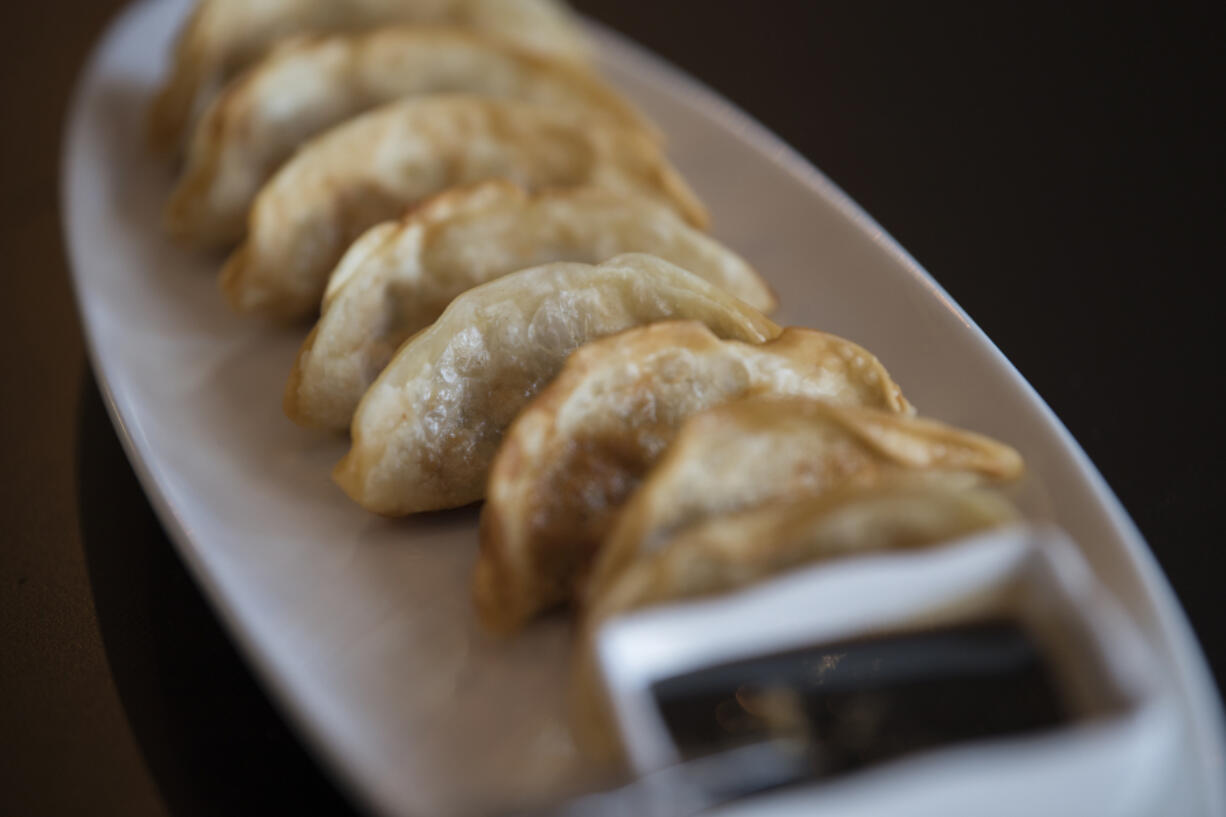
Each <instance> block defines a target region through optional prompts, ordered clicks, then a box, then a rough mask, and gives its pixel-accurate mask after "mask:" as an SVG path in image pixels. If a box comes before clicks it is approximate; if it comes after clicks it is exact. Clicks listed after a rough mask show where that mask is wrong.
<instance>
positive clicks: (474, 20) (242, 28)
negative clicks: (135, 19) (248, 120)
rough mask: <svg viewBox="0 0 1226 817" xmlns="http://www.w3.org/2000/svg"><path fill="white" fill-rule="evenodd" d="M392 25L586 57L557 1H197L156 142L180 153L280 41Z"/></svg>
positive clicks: (155, 113) (161, 107)
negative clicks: (219, 98) (462, 32)
mask: <svg viewBox="0 0 1226 817" xmlns="http://www.w3.org/2000/svg"><path fill="white" fill-rule="evenodd" d="M389 23H432V24H454V25H462V26H467V27H471V28H473V29H475V30H477V31H481V32H482V33H485V34H487V35H490V36H492V37H496V38H498V39H501V40H504V41H507V42H511V43H515V44H516V45H518V46H520V47H522V48H525V49H527V50H531V51H535V52H538V53H542V54H548V55H551V56H555V57H558V58H561V59H566V60H570V61H584V60H585V59H586V55H587V52H588V47H587V44H586V41H585V39H584V37H583V35H582V34H581V33H580V32H579V29H578V25H577V23H576V21H575V20H574V19H573V17H572V16H571V14H570V13H569V12H568V11H567V10H566V8H565V7H564V6H563V5H562V4H561V3H559V2H555V0H346V1H345V2H341V0H200V2H199V3H198V4H197V6H196V9H195V11H194V12H193V14H192V16H191V18H190V19H189V20H188V22H187V25H186V26H185V27H184V29H183V31H182V32H181V33H180V35H179V39H178V42H177V43H176V45H175V51H174V54H173V57H172V64H171V68H170V76H169V77H168V78H167V80H166V84H165V85H164V86H163V87H162V89H161V91H160V92H159V93H158V96H157V98H156V99H155V100H154V103H153V107H152V109H151V111H150V115H149V139H150V142H151V144H152V145H153V147H154V148H155V149H157V150H160V151H169V150H173V149H176V148H177V147H178V146H179V144H180V143H181V142H182V140H183V138H184V135H185V133H186V132H187V129H188V127H189V126H190V124H191V121H192V119H193V118H194V117H195V116H196V115H197V114H199V113H200V112H201V111H203V110H204V108H205V107H206V105H207V104H208V102H209V100H210V99H211V98H212V96H213V94H215V93H216V92H217V91H218V90H220V89H221V87H222V85H223V84H224V83H225V82H227V81H228V80H229V79H230V78H232V77H233V76H235V75H236V74H237V73H238V72H239V71H241V70H242V69H243V68H245V67H246V66H248V65H250V64H251V63H252V62H253V61H255V60H257V59H259V57H260V56H262V55H263V54H264V53H265V52H266V51H267V50H268V49H269V48H270V47H271V46H272V45H274V44H275V43H276V42H277V41H278V40H280V39H282V38H284V37H289V36H293V35H296V34H305V33H326V32H336V31H359V30H362V29H367V28H373V27H376V26H380V25H386V24H389Z"/></svg>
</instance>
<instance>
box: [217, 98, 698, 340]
mask: <svg viewBox="0 0 1226 817" xmlns="http://www.w3.org/2000/svg"><path fill="white" fill-rule="evenodd" d="M492 178H507V179H509V180H511V181H513V182H516V183H519V184H521V185H523V186H525V187H527V188H529V189H540V188H549V187H571V186H577V185H592V186H596V187H601V188H604V189H607V190H610V191H613V192H616V193H621V194H624V195H641V196H644V197H647V198H651V199H655V200H658V201H661V202H664V203H666V204H668V205H670V206H672V207H674V208H675V209H677V210H678V211H679V212H680V213H681V214H682V215H683V216H684V217H686V219H687V220H688V221H690V222H691V223H694V224H697V225H704V224H705V223H706V210H705V209H704V208H703V206H702V204H701V203H700V202H699V201H698V200H697V198H696V197H695V196H694V194H693V193H692V192H691V191H690V189H689V188H688V187H687V186H686V184H685V182H684V181H683V180H682V179H681V177H680V176H679V175H678V174H677V172H676V171H675V170H674V169H673V168H672V166H671V165H669V164H668V161H667V160H666V159H665V158H664V155H663V153H662V152H661V149H660V147H659V145H658V144H657V143H656V142H655V141H654V140H653V139H652V138H651V137H649V136H648V135H646V134H645V133H643V132H642V131H640V130H637V129H632V128H625V127H622V126H620V125H617V124H616V123H614V122H610V121H608V120H607V119H605V118H603V117H596V116H590V115H583V114H575V113H574V112H572V111H563V110H553V109H549V108H545V107H541V106H538V105H534V104H531V103H525V102H517V101H510V100H499V99H490V98H488V97H476V96H471V95H464V94H460V95H440V96H430V97H421V98H415V99H408V100H403V101H400V102H395V103H392V104H390V105H386V106H384V107H382V108H378V109H376V110H374V111H371V112H369V113H366V114H363V115H361V116H359V117H357V118H356V119H353V120H351V121H349V122H348V123H346V124H344V125H340V126H339V127H337V128H334V129H333V130H331V131H328V132H327V133H325V134H324V135H323V136H321V137H319V138H318V139H316V140H314V141H312V142H309V143H307V145H306V147H304V148H303V149H302V150H301V151H299V152H298V153H297V154H296V155H295V156H294V158H293V159H291V160H290V161H289V162H288V163H286V164H285V165H284V166H283V167H282V168H281V170H280V171H278V172H277V174H276V175H275V176H274V177H273V178H272V180H271V181H269V182H268V184H267V185H265V186H264V188H263V189H262V190H261V191H260V194H259V195H258V196H257V197H256V200H255V203H254V205H253V206H252V208H251V213H250V216H249V219H248V233H247V240H246V242H245V243H244V244H243V245H242V246H241V247H240V248H239V249H238V250H237V251H236V252H235V254H234V255H233V256H232V257H231V258H230V260H229V262H228V263H227V264H226V267H225V269H224V270H223V271H222V282H221V283H222V289H223V290H224V292H225V293H226V295H227V296H228V298H229V300H230V303H231V305H232V306H233V307H234V308H235V309H236V310H238V311H240V312H249V313H261V314H265V315H268V316H271V317H277V318H281V319H301V318H304V317H308V316H311V315H313V314H314V313H315V312H317V311H318V309H319V306H320V299H321V297H322V295H323V293H324V289H325V287H326V285H327V280H328V276H329V274H330V273H331V272H332V270H333V268H334V267H335V266H336V264H337V263H338V262H339V261H340V259H341V257H342V255H343V254H344V252H345V249H346V248H347V247H348V246H349V244H350V243H351V242H352V241H354V240H355V239H357V238H358V237H359V236H360V235H361V234H362V233H363V232H364V231H365V230H367V229H369V228H370V227H372V226H375V225H376V224H378V223H380V222H382V221H385V220H388V219H391V218H395V217H397V216H400V215H402V214H403V211H404V210H405V208H406V207H408V206H409V205H412V204H416V203H420V202H421V201H422V200H423V199H425V198H427V197H429V196H432V195H434V194H437V193H439V192H442V191H443V190H445V189H447V188H449V187H453V186H455V185H458V184H466V183H472V182H477V181H484V180H487V179H492Z"/></svg>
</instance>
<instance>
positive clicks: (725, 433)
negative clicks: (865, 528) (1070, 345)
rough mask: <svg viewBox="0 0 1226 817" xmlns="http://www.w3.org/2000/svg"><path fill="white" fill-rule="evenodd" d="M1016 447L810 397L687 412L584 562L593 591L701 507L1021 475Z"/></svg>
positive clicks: (713, 510) (711, 509)
mask: <svg viewBox="0 0 1226 817" xmlns="http://www.w3.org/2000/svg"><path fill="white" fill-rule="evenodd" d="M1022 469H1023V465H1022V458H1021V455H1020V454H1018V453H1017V451H1016V450H1014V449H1013V448H1011V447H1009V446H1007V445H1005V444H1003V443H999V442H997V441H995V440H993V439H990V438H988V437H984V436H982V435H980V434H975V433H973V432H970V431H963V430H962V429H958V428H953V427H951V426H947V425H945V424H944V423H939V422H936V421H934V420H927V419H921V418H918V417H912V416H905V415H900V414H896V413H889V412H882V411H878V410H875V409H870V408H862V407H854V406H839V405H834V404H832V403H827V402H822V401H814V400H796V399H793V400H766V399H754V400H743V401H738V402H735V403H729V404H728V405H725V406H720V407H718V408H715V409H712V410H710V411H708V412H704V413H702V414H699V415H696V416H695V417H693V418H692V419H690V420H689V421H687V422H686V424H685V425H684V426H682V427H681V430H680V431H679V432H678V434H677V437H676V439H675V440H674V441H673V443H672V444H671V445H670V446H669V448H668V450H667V451H665V452H664V455H663V456H662V457H661V458H660V459H659V461H658V462H657V463H656V464H655V466H654V467H653V468H652V469H651V472H650V473H649V474H648V475H647V477H646V479H644V480H643V482H642V484H641V485H640V486H639V488H638V489H637V490H636V491H635V492H634V494H633V496H631V497H630V500H629V501H628V502H627V503H626V504H625V506H624V507H623V509H622V511H621V512H620V513H619V514H618V517H617V521H616V524H615V525H614V526H613V528H612V531H611V533H610V534H609V535H608V537H607V538H605V539H604V541H603V543H602V545H601V547H600V552H599V554H598V555H597V557H596V561H595V563H594V564H593V567H592V572H591V575H590V577H589V581H588V587H587V592H588V593H589V594H592V595H596V596H599V595H600V594H601V588H602V587H603V586H605V585H607V584H608V583H609V582H610V581H611V580H612V579H613V577H615V576H616V575H618V573H620V572H621V571H622V570H623V569H625V567H626V566H627V565H629V564H630V563H631V562H633V561H635V560H636V559H638V558H640V557H641V556H642V554H644V553H649V552H651V551H652V550H653V549H654V548H655V547H657V546H658V545H659V544H660V542H662V541H664V540H666V539H667V538H668V537H669V536H670V535H671V534H672V533H673V532H675V531H676V530H678V529H680V528H683V527H685V526H687V525H690V524H693V523H695V522H697V521H701V520H703V519H705V518H707V517H710V516H717V515H719V514H726V513H732V512H734V511H739V510H742V509H747V508H753V507H756V506H759V505H765V504H769V503H771V502H776V501H780V500H787V499H797V498H801V497H805V496H818V495H820V494H821V493H823V492H825V491H829V490H831V489H833V488H836V487H838V486H840V485H843V484H847V483H861V484H862V483H865V482H870V481H874V480H877V479H880V477H881V476H882V475H883V474H889V473H893V472H902V471H912V472H928V473H940V474H941V475H942V476H941V478H942V479H944V480H949V479H950V478H951V477H952V475H954V474H959V473H960V474H964V475H965V476H966V477H967V482H968V484H973V483H975V482H981V481H983V480H988V479H990V480H998V481H1007V480H1013V479H1017V478H1018V477H1019V476H1021V473H1022Z"/></svg>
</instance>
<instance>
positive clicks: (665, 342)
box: [473, 322, 911, 632]
mask: <svg viewBox="0 0 1226 817" xmlns="http://www.w3.org/2000/svg"><path fill="white" fill-rule="evenodd" d="M754 395H771V396H800V397H807V398H810V399H822V400H829V401H832V402H835V403H840V404H846V405H850V406H871V407H873V408H876V409H879V410H880V411H882V412H885V413H900V412H901V413H906V412H909V411H910V410H911V409H910V406H909V405H908V403H907V402H906V400H905V399H903V396H902V393H901V391H900V390H899V388H898V385H897V384H896V383H894V381H893V380H892V379H891V378H890V375H889V373H888V372H886V370H885V368H884V367H883V366H882V365H881V363H880V362H879V361H878V360H877V359H876V358H875V357H873V355H872V354H870V353H869V352H867V351H866V350H865V349H863V348H861V347H860V346H857V345H856V344H854V343H852V342H851V341H848V340H844V339H843V338H839V337H836V336H834V335H829V334H826V333H824V332H817V331H814V330H811V329H796V328H789V329H786V330H784V331H783V333H782V334H781V335H780V336H779V337H778V338H776V339H774V340H772V341H769V342H767V343H763V344H746V343H741V342H738V341H735V340H721V339H720V338H718V337H716V336H715V335H714V334H712V333H711V332H710V331H709V330H708V329H707V328H706V327H704V326H702V325H701V324H697V323H691V322H684V323H683V322H670V323H661V324H656V325H654V326H648V327H643V328H640V329H635V330H633V331H629V332H626V333H624V334H621V335H618V336H616V337H612V338H607V339H605V340H603V341H600V342H598V343H593V344H590V345H588V346H587V347H584V348H583V349H580V350H579V351H578V352H576V353H575V354H574V355H573V356H572V357H571V359H570V360H569V361H567V364H566V367H565V368H564V369H563V371H562V373H561V374H560V375H559V376H558V378H557V379H556V380H555V381H554V382H553V383H552V384H551V385H550V386H549V387H548V388H547V389H545V390H544V391H543V392H542V393H541V394H540V395H539V396H538V397H537V398H536V399H535V400H534V401H533V402H532V403H531V404H530V405H529V406H528V407H527V408H526V409H525V410H524V412H523V413H522V414H521V415H520V417H519V418H518V419H517V420H516V421H515V423H514V424H513V425H512V426H511V428H510V429H509V431H508V433H507V435H506V437H505V438H504V441H503V446H502V449H501V450H500V451H499V452H498V456H497V458H496V459H495V461H494V465H493V467H492V468H491V470H490V482H489V486H488V490H487V501H486V505H485V509H484V511H483V512H482V515H481V528H480V542H481V550H480V555H479V557H478V561H477V567H476V571H475V573H474V579H473V597H474V601H475V603H476V605H477V609H478V611H479V612H480V614H481V618H482V620H483V621H484V622H485V624H486V625H487V626H488V627H489V628H491V629H493V630H497V631H503V632H506V631H510V630H514V629H515V628H517V627H518V626H520V625H521V624H523V623H524V622H525V621H526V620H527V619H528V618H529V617H531V616H532V615H533V614H535V613H538V612H540V611H542V610H544V609H546V608H548V607H550V606H552V605H554V604H557V603H559V602H562V601H565V600H567V599H569V598H571V597H572V595H573V594H574V592H575V590H576V588H577V585H578V584H579V583H580V582H581V580H582V578H583V576H584V575H585V574H586V572H587V569H588V568H589V567H590V564H591V560H592V558H593V556H594V555H595V553H596V552H597V550H598V547H599V545H600V543H601V541H602V540H603V539H604V538H605V536H607V535H608V533H609V531H610V530H611V529H612V527H613V525H614V524H615V522H616V520H617V516H618V513H619V511H620V509H621V507H622V505H623V503H624V502H625V501H626V500H627V499H628V498H629V497H630V495H631V493H632V492H633V490H634V488H635V487H636V486H637V485H638V484H639V482H640V481H641V480H642V479H643V477H644V476H645V475H646V474H647V473H648V471H649V470H650V469H651V466H652V465H653V463H655V461H656V460H657V459H658V458H659V456H660V455H661V454H662V453H663V452H664V450H665V448H666V447H667V446H668V444H669V443H670V442H671V441H672V439H673V437H674V436H675V435H676V433H677V431H678V429H679V428H681V427H682V424H683V423H684V422H685V421H686V419H687V418H689V417H690V416H692V415H694V414H696V413H698V412H701V411H703V410H705V409H709V408H711V407H713V406H718V405H720V404H722V403H725V402H727V401H729V400H735V399H738V398H743V397H747V396H754ZM729 467H731V468H739V467H741V466H740V465H739V464H736V463H733V464H732V465H730V466H729ZM759 470H760V469H759ZM768 470H769V469H768ZM724 476H725V475H723V474H718V473H716V474H711V475H709V476H708V477H707V478H708V479H711V480H718V479H721V478H723V477H724ZM792 478H793V477H792V475H791V474H789V473H788V472H787V471H786V470H784V468H781V469H780V471H779V472H777V473H773V474H770V475H769V476H768V477H767V479H768V482H779V481H787V480H789V479H792Z"/></svg>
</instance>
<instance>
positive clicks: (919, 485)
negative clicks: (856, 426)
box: [570, 474, 1018, 755]
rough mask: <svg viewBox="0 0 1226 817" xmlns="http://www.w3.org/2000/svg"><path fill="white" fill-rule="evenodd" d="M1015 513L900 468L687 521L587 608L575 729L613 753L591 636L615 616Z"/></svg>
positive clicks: (905, 545) (956, 533) (586, 741)
mask: <svg viewBox="0 0 1226 817" xmlns="http://www.w3.org/2000/svg"><path fill="white" fill-rule="evenodd" d="M1017 519H1018V513H1017V510H1016V509H1015V508H1014V507H1013V505H1012V504H1011V503H1010V502H1009V501H1008V500H1006V499H1005V498H1004V497H1003V496H1001V495H1000V494H998V493H996V492H994V491H992V490H989V489H984V488H967V487H965V481H964V480H962V479H959V478H957V477H956V476H947V477H940V476H936V475H934V476H930V477H928V478H925V479H916V478H915V477H914V476H908V475H899V474H895V475H892V476H887V477H883V478H882V479H880V480H879V481H877V482H875V483H871V484H868V485H846V486H844V487H842V488H840V489H836V490H834V491H831V492H829V493H827V494H824V495H822V496H820V497H817V498H808V499H802V500H798V501H794V502H785V503H776V504H773V505H767V506H764V507H762V508H757V509H754V510H749V511H743V512H741V513H738V514H732V515H728V516H719V517H712V518H710V519H708V520H706V521H705V522H700V523H698V524H697V525H694V526H691V527H688V528H684V529H682V530H681V531H680V532H679V533H677V534H676V535H675V536H674V537H673V538H671V539H669V540H667V541H666V542H664V543H663V544H662V546H661V547H660V548H659V549H658V550H656V551H655V552H653V553H650V554H645V555H643V556H642V557H640V558H639V559H638V560H636V561H633V562H631V563H630V564H629V565H627V566H626V569H625V570H623V571H622V572H621V573H620V574H618V575H617V577H616V578H615V579H614V580H613V581H612V582H610V583H609V584H608V585H607V586H605V587H604V588H602V590H601V592H600V593H599V594H597V595H596V596H594V597H593V598H592V599H591V601H590V603H589V605H588V607H587V608H586V611H585V616H584V620H583V625H582V633H581V635H580V639H579V648H578V650H577V652H576V655H575V660H574V663H573V672H572V676H571V686H570V695H571V705H570V708H571V721H572V727H573V730H574V732H575V736H576V738H578V739H579V741H580V742H581V743H582V744H583V745H584V747H585V748H586V749H587V750H588V751H589V752H591V753H593V754H597V755H613V754H616V743H615V739H614V737H613V729H612V722H611V720H610V717H609V714H608V709H607V703H606V701H607V699H606V698H605V696H604V693H603V689H602V688H601V687H600V685H599V682H598V680H597V677H596V675H595V672H594V664H593V638H594V637H595V635H596V633H597V632H598V630H599V628H600V626H601V625H602V624H603V623H604V622H606V621H608V620H609V619H610V618H612V617H613V616H616V615H620V614H624V613H628V612H631V611H633V610H638V609H642V608H644V607H649V606H652V605H658V604H663V603H667V602H674V601H681V600H685V599H695V598H700V597H706V596H712V595H717V594H720V593H727V592H732V591H736V590H739V589H741V588H744V587H747V586H748V585H751V584H753V583H755V582H759V581H763V580H765V579H768V578H770V577H772V576H775V575H778V574H780V573H782V572H784V571H786V570H790V569H793V568H796V567H799V566H801V565H805V564H810V563H813V562H818V561H823V560H828V559H834V558H839V557H847V556H852V555H863V554H868V553H875V552H881V551H888V550H901V549H911V548H920V547H928V546H932V545H937V544H940V543H943V542H947V541H952V540H955V539H958V538H960V537H963V536H969V535H971V534H974V533H979V532H981V531H985V530H990V529H992V528H995V527H1000V526H1002V525H1007V524H1010V523H1012V522H1014V521H1016V520H1017Z"/></svg>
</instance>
